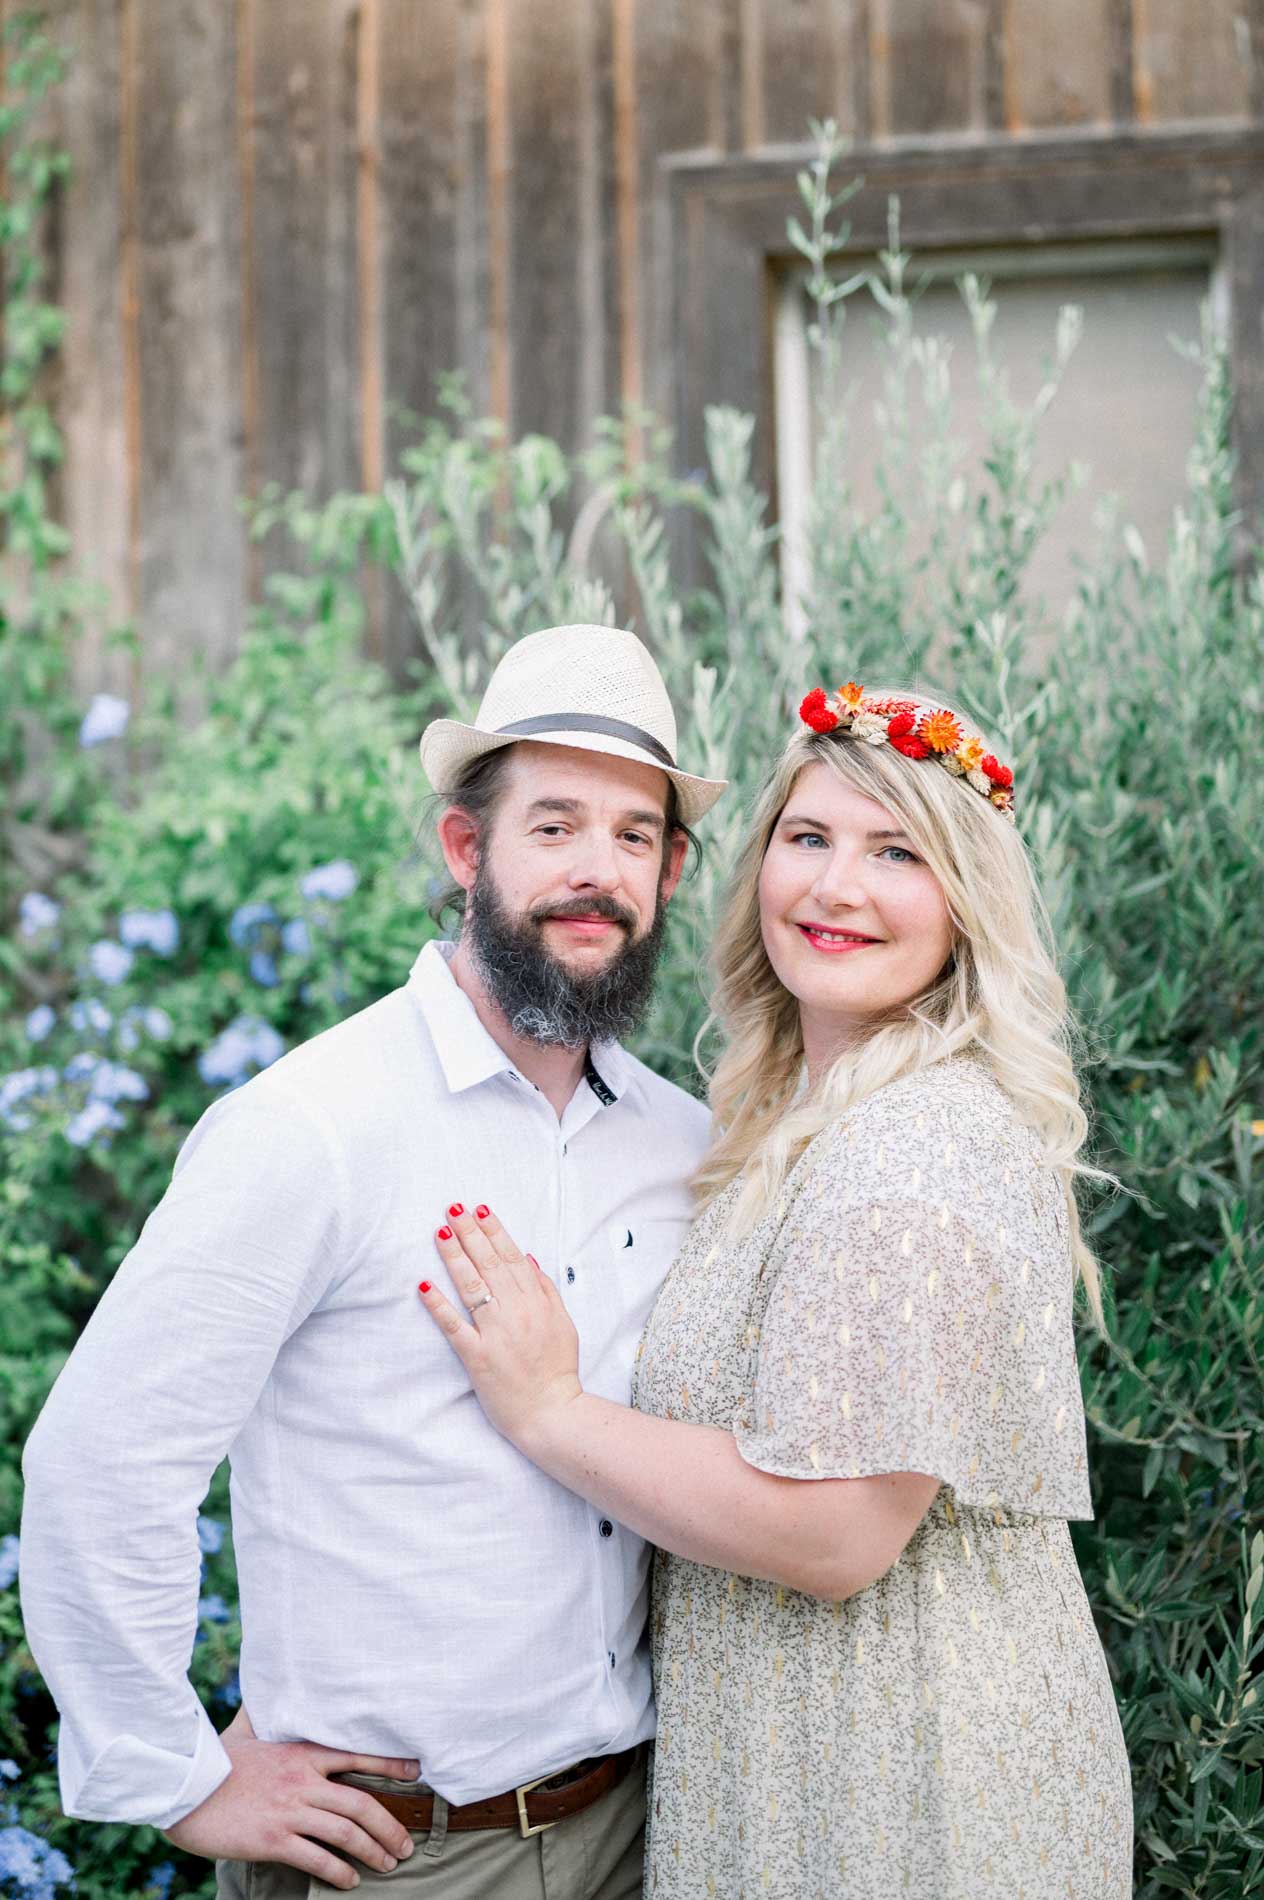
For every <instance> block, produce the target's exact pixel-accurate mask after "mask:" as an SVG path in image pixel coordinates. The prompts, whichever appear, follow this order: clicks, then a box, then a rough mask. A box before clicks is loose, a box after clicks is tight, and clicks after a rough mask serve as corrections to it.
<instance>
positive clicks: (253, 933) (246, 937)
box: [228, 904, 277, 950]
mask: <svg viewBox="0 0 1264 1900" xmlns="http://www.w3.org/2000/svg"><path fill="white" fill-rule="evenodd" d="M276 920H277V914H276V912H275V911H274V910H273V908H272V906H271V904H241V905H239V907H238V908H237V909H236V910H235V911H234V912H233V914H232V917H231V919H230V920H229V925H228V938H229V942H230V943H235V944H236V945H237V948H238V949H239V950H244V949H245V948H246V947H247V946H248V945H249V944H253V943H255V942H256V941H257V940H258V938H259V936H260V934H261V932H262V931H263V930H264V929H265V928H266V926H267V925H268V924H274V923H275V922H276Z"/></svg>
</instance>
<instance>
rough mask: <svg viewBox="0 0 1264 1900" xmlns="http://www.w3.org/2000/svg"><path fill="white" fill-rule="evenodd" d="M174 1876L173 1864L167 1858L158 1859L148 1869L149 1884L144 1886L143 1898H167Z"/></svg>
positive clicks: (164, 1899) (148, 1899)
mask: <svg viewBox="0 0 1264 1900" xmlns="http://www.w3.org/2000/svg"><path fill="white" fill-rule="evenodd" d="M175 1877H176V1870H175V1864H174V1862H172V1861H169V1860H160V1861H159V1863H158V1865H157V1866H156V1867H151V1868H150V1870H149V1885H148V1886H147V1887H146V1888H145V1900H151V1896H152V1900H167V1895H168V1894H169V1893H170V1892H171V1883H172V1881H173V1880H174V1879H175Z"/></svg>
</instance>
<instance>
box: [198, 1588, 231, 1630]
mask: <svg viewBox="0 0 1264 1900" xmlns="http://www.w3.org/2000/svg"><path fill="white" fill-rule="evenodd" d="M229 1614H230V1612H229V1608H228V1605H227V1604H226V1603H225V1601H224V1599H223V1597H222V1596H220V1595H218V1593H217V1594H215V1595H212V1596H209V1597H200V1598H199V1599H198V1617H199V1619H200V1621H201V1622H203V1623H227V1621H228V1618H229Z"/></svg>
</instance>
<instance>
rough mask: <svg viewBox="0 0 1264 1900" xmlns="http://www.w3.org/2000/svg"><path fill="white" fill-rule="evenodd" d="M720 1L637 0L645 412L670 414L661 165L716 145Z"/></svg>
mask: <svg viewBox="0 0 1264 1900" xmlns="http://www.w3.org/2000/svg"><path fill="white" fill-rule="evenodd" d="M726 20H727V16H726V15H725V13H724V11H723V0H635V29H636V44H635V57H636V76H635V86H634V89H633V90H634V98H635V102H636V115H635V116H636V124H635V141H636V172H637V180H638V184H637V196H638V203H639V206H640V224H641V241H640V281H641V308H642V311H643V312H644V318H643V327H642V356H641V380H642V387H643V389H644V391H645V399H646V404H647V406H648V407H649V408H650V409H652V410H653V411H654V412H655V413H656V414H657V415H659V416H661V417H663V418H667V417H669V416H670V415H671V414H672V413H673V407H674V401H675V396H674V390H673V378H672V372H673V355H674V354H675V353H676V352H677V351H678V349H679V339H678V336H677V334H676V330H675V318H674V315H673V310H672V296H673V269H672V241H673V237H672V223H671V202H670V193H669V188H668V173H667V171H666V169H665V168H664V165H663V162H662V161H663V160H665V159H667V158H669V157H671V156H672V155H674V154H677V153H681V152H693V151H698V150H700V149H707V148H708V147H715V146H718V145H719V143H720V135H721V132H722V127H721V126H720V125H719V124H717V108H716V101H717V98H718V94H717V90H716V80H715V69H714V65H713V51H714V47H715V45H716V44H717V43H718V39H719V33H720V29H721V27H722V26H724V25H725V24H726Z"/></svg>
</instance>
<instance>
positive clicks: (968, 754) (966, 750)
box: [957, 738, 983, 772]
mask: <svg viewBox="0 0 1264 1900" xmlns="http://www.w3.org/2000/svg"><path fill="white" fill-rule="evenodd" d="M957 757H958V758H959V759H960V760H961V763H962V764H963V765H964V766H965V768H966V771H967V772H968V771H970V769H971V767H973V766H976V765H977V764H978V763H979V760H980V759H981V758H982V757H983V741H982V739H973V738H971V739H963V740H962V741H961V744H960V745H959V746H958V747H957Z"/></svg>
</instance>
